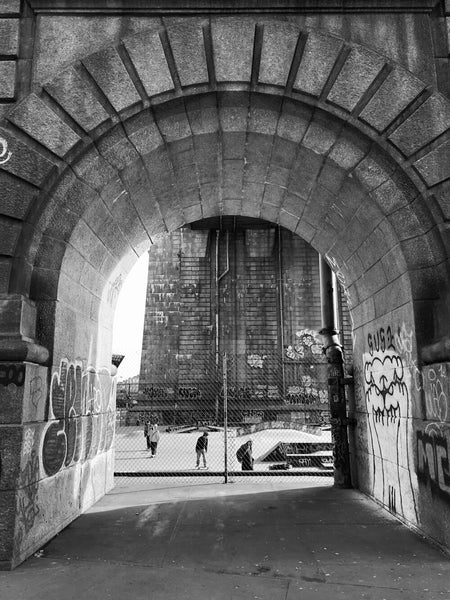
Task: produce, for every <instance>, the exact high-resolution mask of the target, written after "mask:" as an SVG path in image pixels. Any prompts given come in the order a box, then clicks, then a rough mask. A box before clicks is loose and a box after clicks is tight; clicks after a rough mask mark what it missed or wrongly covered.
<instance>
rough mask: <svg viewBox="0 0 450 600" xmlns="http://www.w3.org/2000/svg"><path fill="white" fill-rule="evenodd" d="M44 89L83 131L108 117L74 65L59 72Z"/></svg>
mask: <svg viewBox="0 0 450 600" xmlns="http://www.w3.org/2000/svg"><path fill="white" fill-rule="evenodd" d="M45 89H46V90H47V91H48V93H49V94H50V95H51V96H53V98H54V99H55V100H56V101H57V102H58V103H59V104H60V105H61V106H62V107H63V108H64V110H66V111H67V112H68V113H69V115H70V116H71V117H73V119H74V120H75V121H76V122H77V123H78V124H79V125H80V126H81V127H82V128H83V129H84V130H85V131H91V129H94V128H95V127H97V126H98V125H100V124H101V123H103V122H104V121H106V120H107V119H108V118H109V114H108V113H107V112H106V110H105V109H104V108H103V106H102V105H101V104H100V102H99V101H98V100H97V98H96V96H95V94H94V92H93V90H92V87H91V86H90V84H89V83H88V82H87V81H86V79H85V78H84V77H83V76H82V74H81V73H80V72H79V70H78V69H76V68H75V67H70V68H69V69H66V70H65V71H63V72H62V73H60V74H59V75H58V76H57V77H55V78H54V79H53V80H52V81H51V82H50V83H47V84H46V85H45Z"/></svg>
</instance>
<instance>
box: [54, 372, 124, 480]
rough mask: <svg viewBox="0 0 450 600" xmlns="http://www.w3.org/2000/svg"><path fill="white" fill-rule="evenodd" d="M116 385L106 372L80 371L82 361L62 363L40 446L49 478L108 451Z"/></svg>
mask: <svg viewBox="0 0 450 600" xmlns="http://www.w3.org/2000/svg"><path fill="white" fill-rule="evenodd" d="M115 385H116V382H115V380H113V379H112V377H111V375H110V373H109V372H108V371H107V370H106V369H104V370H101V371H96V370H94V369H92V368H88V369H83V366H82V363H81V362H73V363H69V362H68V361H67V360H62V361H61V364H60V368H59V371H58V372H55V373H53V376H52V380H51V385H50V396H49V404H48V407H47V419H48V421H49V422H50V423H49V426H48V428H47V430H46V432H45V436H44V441H43V445H42V464H43V467H44V471H45V473H46V474H47V475H48V476H50V475H54V474H55V473H57V472H58V471H60V470H61V469H62V468H63V466H66V467H67V466H70V465H71V464H75V463H77V462H84V461H86V460H87V459H89V458H92V457H94V456H95V455H96V454H100V453H101V452H106V451H107V450H109V449H110V447H111V445H112V440H113V432H114V421H115V413H114V397H115Z"/></svg>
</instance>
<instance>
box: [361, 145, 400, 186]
mask: <svg viewBox="0 0 450 600" xmlns="http://www.w3.org/2000/svg"><path fill="white" fill-rule="evenodd" d="M394 170H395V165H394V164H393V161H390V160H389V159H388V158H387V157H386V156H384V155H382V154H380V153H378V152H376V151H372V152H371V153H370V154H369V155H368V156H366V157H365V158H364V159H363V160H362V161H361V162H360V163H359V164H358V165H357V166H356V167H355V170H354V173H355V175H356V177H357V178H358V179H359V181H360V182H361V183H362V184H363V186H364V187H365V188H366V189H368V190H373V189H375V188H377V187H379V186H380V185H382V184H383V183H384V182H385V181H387V180H388V179H389V178H390V176H391V175H392V173H393V172H394Z"/></svg>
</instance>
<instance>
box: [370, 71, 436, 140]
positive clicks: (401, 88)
mask: <svg viewBox="0 0 450 600" xmlns="http://www.w3.org/2000/svg"><path fill="white" fill-rule="evenodd" d="M424 88H425V84H424V83H423V82H422V81H420V80H419V79H417V78H416V77H414V75H412V74H411V73H408V71H406V70H404V69H401V68H399V67H396V68H394V69H393V70H392V71H391V72H390V73H389V75H388V76H387V77H386V79H385V80H384V81H383V83H382V84H381V86H380V88H379V89H378V90H377V91H376V92H375V94H374V95H373V96H372V98H371V99H370V100H369V102H368V103H367V104H366V106H365V108H364V109H363V110H362V111H361V114H360V118H361V119H362V120H363V121H366V122H367V123H369V125H371V126H372V127H373V128H374V129H376V130H377V131H383V130H384V129H386V127H388V125H389V124H390V123H392V121H394V119H395V118H397V117H398V115H399V114H400V113H401V112H402V111H403V110H404V109H405V108H406V107H407V106H408V105H409V104H410V103H411V102H412V101H413V100H414V99H415V98H416V97H417V96H418V95H419V94H420V92H422V90H423V89H424Z"/></svg>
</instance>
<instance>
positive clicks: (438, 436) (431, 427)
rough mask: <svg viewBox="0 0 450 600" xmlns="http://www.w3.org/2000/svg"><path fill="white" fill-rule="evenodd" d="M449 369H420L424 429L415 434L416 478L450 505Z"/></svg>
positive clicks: (441, 366) (437, 366) (435, 366)
mask: <svg viewBox="0 0 450 600" xmlns="http://www.w3.org/2000/svg"><path fill="white" fill-rule="evenodd" d="M449 370H450V369H449V367H448V365H447V364H440V365H433V366H427V367H424V369H423V387H424V395H425V418H426V421H425V422H426V426H425V429H424V430H422V431H417V433H416V452H417V477H418V479H419V482H420V483H421V484H422V485H425V486H428V485H429V487H430V490H431V493H432V494H433V495H435V496H438V497H440V498H442V499H443V500H445V501H446V502H450V453H449V422H448V421H449V412H450V411H449V394H448V390H449V383H448V382H449Z"/></svg>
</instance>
